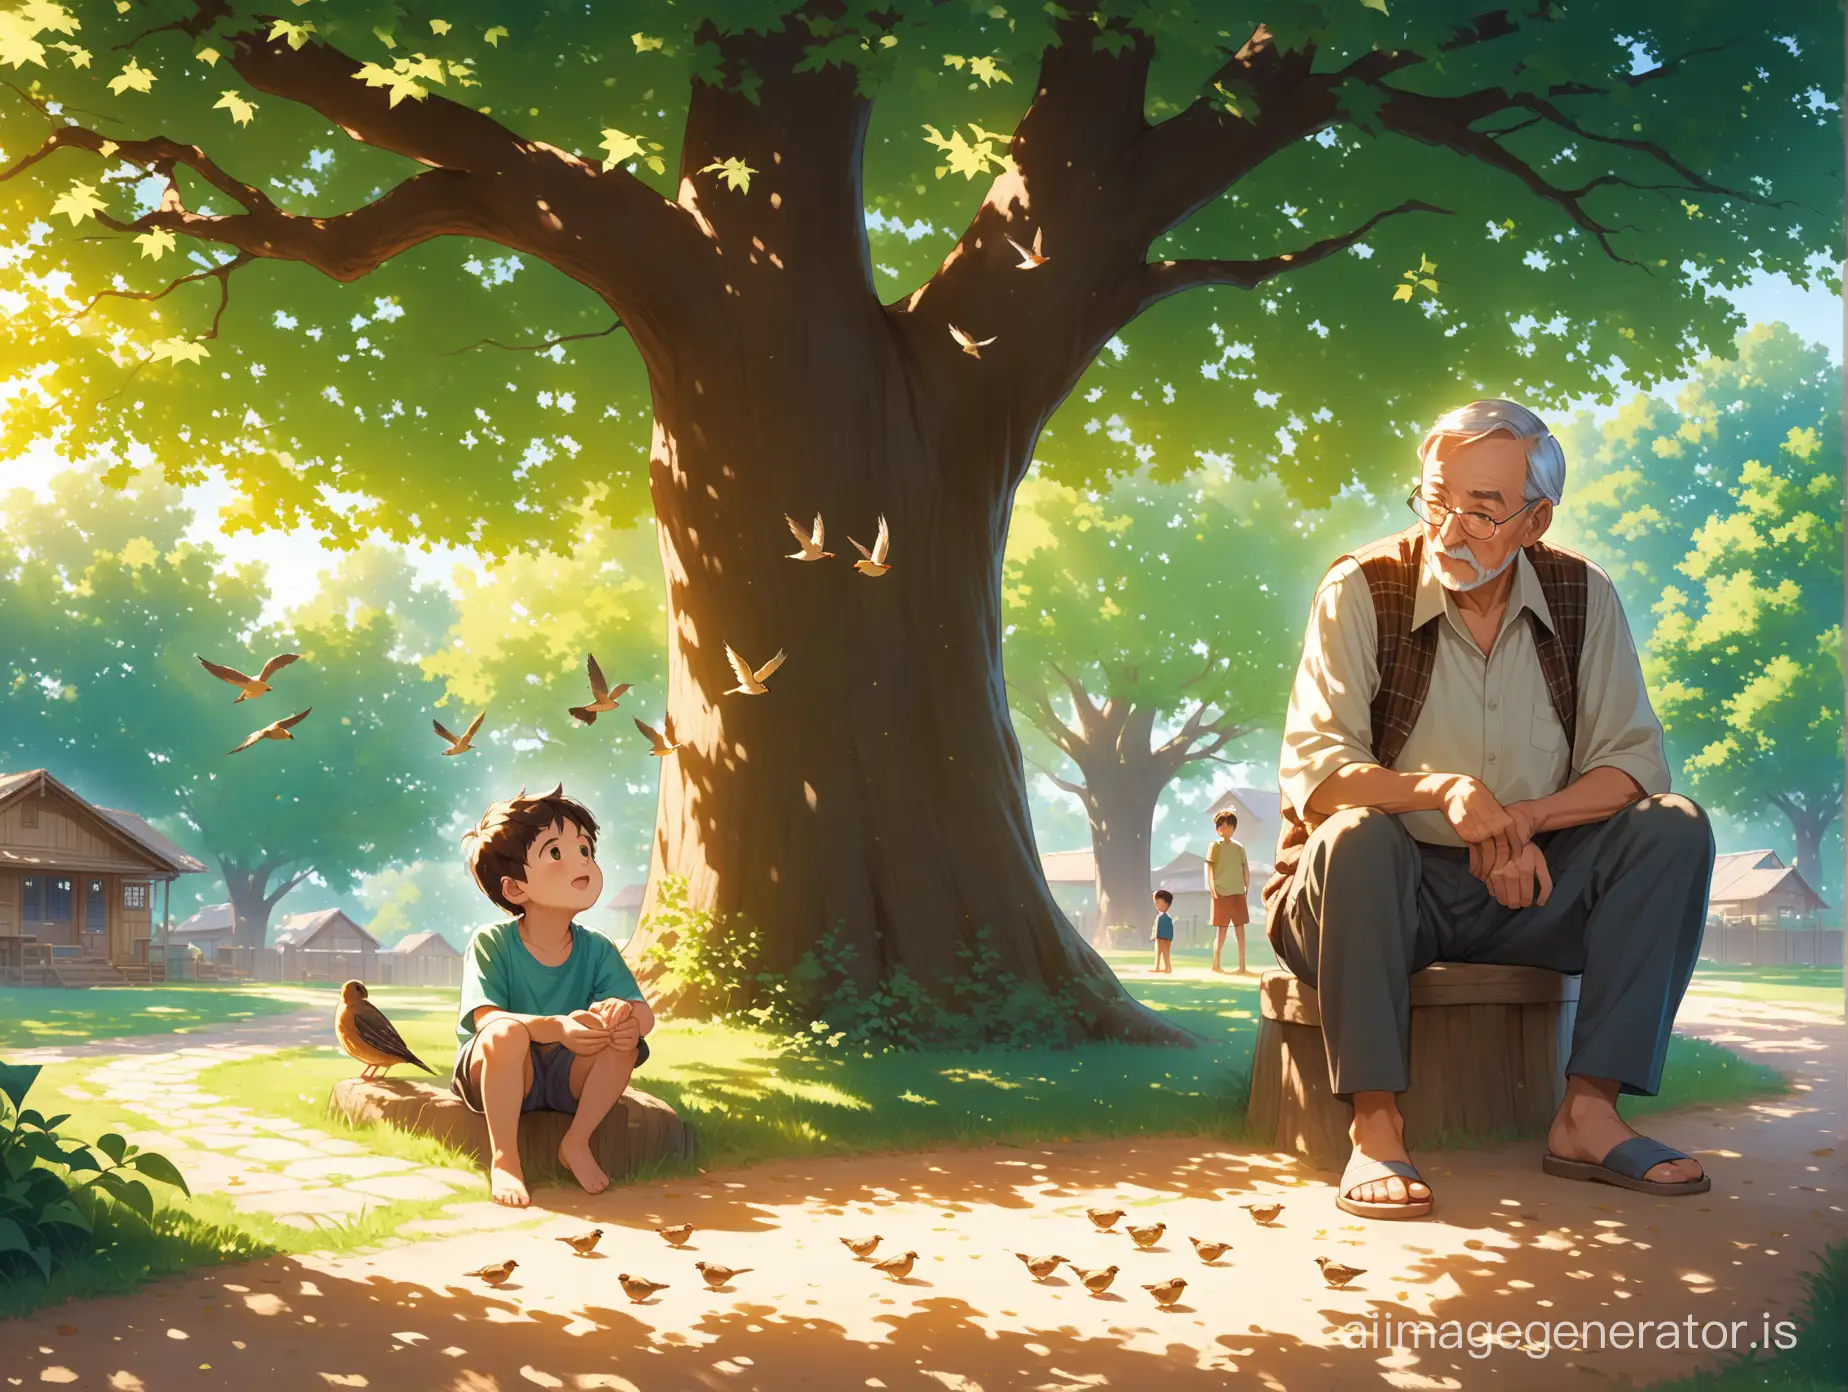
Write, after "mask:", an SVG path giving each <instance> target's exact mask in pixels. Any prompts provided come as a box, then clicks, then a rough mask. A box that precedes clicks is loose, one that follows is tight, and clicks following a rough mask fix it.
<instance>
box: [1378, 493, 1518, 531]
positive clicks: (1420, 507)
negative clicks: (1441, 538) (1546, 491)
mask: <svg viewBox="0 0 1848 1392" xmlns="http://www.w3.org/2000/svg"><path fill="white" fill-rule="evenodd" d="M1539 501H1541V500H1540V499H1539V498H1535V499H1533V501H1532V502H1527V503H1523V504H1522V505H1521V506H1520V507H1518V508H1516V509H1515V510H1514V511H1513V512H1511V513H1509V514H1508V515H1507V516H1506V517H1504V518H1501V519H1500V520H1499V521H1498V520H1496V519H1495V518H1493V517H1491V516H1489V514H1488V513H1486V512H1464V511H1462V510H1461V509H1459V508H1453V507H1447V506H1445V505H1444V504H1443V503H1440V502H1438V501H1436V500H1435V499H1432V498H1427V497H1425V496H1424V495H1423V494H1422V493H1418V492H1413V494H1412V496H1411V497H1409V498H1407V499H1406V500H1405V505H1406V506H1407V507H1409V508H1410V509H1411V510H1412V511H1413V512H1414V513H1416V514H1417V516H1418V520H1419V521H1421V522H1423V523H1425V524H1426V525H1427V526H1431V527H1435V528H1437V529H1438V530H1439V531H1442V530H1443V527H1444V523H1445V522H1446V521H1448V520H1449V518H1450V515H1451V514H1452V513H1455V514H1456V518H1457V521H1459V522H1460V523H1462V524H1463V534H1464V535H1465V536H1471V537H1474V538H1475V539H1476V540H1477V541H1487V540H1488V539H1489V538H1490V537H1492V536H1494V535H1495V534H1496V533H1497V532H1498V531H1500V530H1501V529H1502V528H1503V527H1505V526H1507V525H1508V524H1509V523H1510V522H1512V521H1514V519H1515V518H1517V517H1519V516H1520V515H1521V514H1522V513H1524V512H1526V511H1527V509H1528V508H1530V507H1532V506H1533V505H1534V503H1537V502H1539Z"/></svg>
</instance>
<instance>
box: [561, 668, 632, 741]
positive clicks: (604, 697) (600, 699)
mask: <svg viewBox="0 0 1848 1392" xmlns="http://www.w3.org/2000/svg"><path fill="white" fill-rule="evenodd" d="M584 673H585V675H586V676H588V677H589V678H590V703H589V704H588V705H583V706H572V707H571V708H570V709H571V714H572V715H574V716H575V717H577V718H578V719H579V720H581V721H583V722H584V723H585V724H586V725H595V724H596V723H597V717H598V716H599V715H600V714H602V713H603V712H604V711H613V710H615V709H616V703H617V702H618V701H619V700H621V699H622V697H623V696H624V695H626V694H627V693H628V690H629V688H630V686H631V685H633V683H630V682H624V683H623V684H622V685H621V686H619V687H617V688H616V689H615V690H614V691H611V690H610V684H609V683H608V682H606V681H604V680H603V669H602V668H601V667H599V666H598V665H597V659H596V656H595V655H594V654H591V653H586V654H585V655H584Z"/></svg>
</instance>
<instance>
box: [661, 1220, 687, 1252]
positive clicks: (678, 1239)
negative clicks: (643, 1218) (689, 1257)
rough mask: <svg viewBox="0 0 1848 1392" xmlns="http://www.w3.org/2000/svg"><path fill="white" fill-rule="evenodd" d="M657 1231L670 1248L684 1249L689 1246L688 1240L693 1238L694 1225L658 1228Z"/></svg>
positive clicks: (684, 1224)
mask: <svg viewBox="0 0 1848 1392" xmlns="http://www.w3.org/2000/svg"><path fill="white" fill-rule="evenodd" d="M655 1231H656V1232H658V1233H659V1234H660V1235H661V1238H662V1240H663V1241H665V1242H666V1243H667V1245H668V1246H669V1247H684V1246H686V1245H687V1239H688V1238H689V1237H691V1236H693V1225H692V1224H691V1223H682V1224H681V1225H680V1226H679V1227H677V1228H656V1229H655Z"/></svg>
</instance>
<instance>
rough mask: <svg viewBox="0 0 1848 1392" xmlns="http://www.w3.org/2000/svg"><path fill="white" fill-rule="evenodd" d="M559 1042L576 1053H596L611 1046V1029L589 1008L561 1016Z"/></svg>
mask: <svg viewBox="0 0 1848 1392" xmlns="http://www.w3.org/2000/svg"><path fill="white" fill-rule="evenodd" d="M558 1027H559V1043H561V1044H563V1045H564V1046H565V1047H566V1048H567V1049H569V1050H570V1051H571V1052H572V1053H574V1054H596V1053H601V1052H602V1051H603V1050H605V1049H607V1048H609V1047H610V1029H609V1026H608V1025H606V1024H604V1023H603V1017H602V1016H600V1015H598V1014H596V1013H595V1012H593V1011H589V1010H580V1011H578V1012H577V1013H576V1014H575V1015H563V1016H560V1017H559V1022H558Z"/></svg>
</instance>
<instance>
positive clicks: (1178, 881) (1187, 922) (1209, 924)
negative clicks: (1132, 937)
mask: <svg viewBox="0 0 1848 1392" xmlns="http://www.w3.org/2000/svg"><path fill="white" fill-rule="evenodd" d="M1149 879H1150V884H1149V892H1150V893H1151V894H1152V893H1154V891H1156V890H1158V889H1165V890H1167V891H1168V893H1170V894H1172V895H1173V896H1174V903H1173V904H1172V905H1171V906H1170V907H1169V909H1168V917H1170V918H1172V919H1173V920H1174V945H1175V946H1176V947H1211V946H1212V945H1213V899H1212V896H1211V895H1209V894H1208V893H1207V892H1206V857H1205V856H1201V855H1196V854H1195V853H1194V852H1192V851H1182V852H1181V853H1180V854H1179V855H1177V856H1176V857H1175V858H1174V859H1173V860H1171V861H1169V862H1168V863H1167V864H1166V865H1164V866H1162V867H1161V869H1159V870H1157V871H1155V872H1154V873H1153V874H1152V875H1151V876H1150V877H1149ZM1154 913H1155V910H1154V908H1153V907H1152V906H1151V907H1150V909H1149V910H1148V913H1147V914H1146V915H1144V916H1145V917H1146V918H1148V920H1149V922H1150V923H1151V924H1153V923H1154ZM1144 936H1147V934H1146V933H1145V934H1144Z"/></svg>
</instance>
